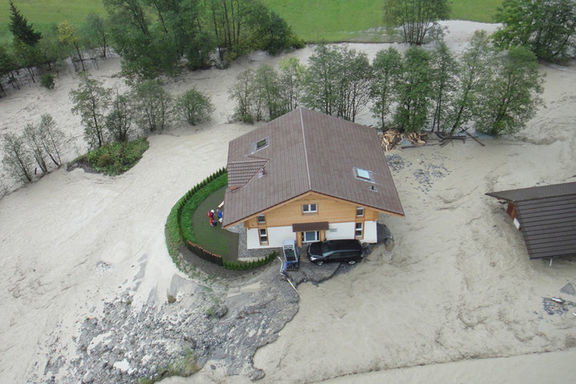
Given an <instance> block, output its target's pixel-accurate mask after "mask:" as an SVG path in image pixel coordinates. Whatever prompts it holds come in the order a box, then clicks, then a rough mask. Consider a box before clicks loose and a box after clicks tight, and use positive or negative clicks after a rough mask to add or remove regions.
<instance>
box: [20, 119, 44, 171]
mask: <svg viewBox="0 0 576 384" xmlns="http://www.w3.org/2000/svg"><path fill="white" fill-rule="evenodd" d="M24 142H25V144H26V146H27V147H28V149H29V150H30V153H31V154H32V157H33V158H34V161H35V162H36V165H37V166H38V167H39V168H40V171H41V172H42V174H43V175H45V174H47V173H48V165H47V164H46V159H47V154H46V152H45V151H44V146H43V145H42V137H41V136H40V132H39V131H38V128H37V127H36V126H35V125H34V124H26V127H25V128H24Z"/></svg>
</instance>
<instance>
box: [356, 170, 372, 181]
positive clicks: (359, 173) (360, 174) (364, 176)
mask: <svg viewBox="0 0 576 384" xmlns="http://www.w3.org/2000/svg"><path fill="white" fill-rule="evenodd" d="M354 176H356V178H357V179H358V180H362V181H368V182H374V177H373V176H372V171H369V170H367V169H363V168H354Z"/></svg>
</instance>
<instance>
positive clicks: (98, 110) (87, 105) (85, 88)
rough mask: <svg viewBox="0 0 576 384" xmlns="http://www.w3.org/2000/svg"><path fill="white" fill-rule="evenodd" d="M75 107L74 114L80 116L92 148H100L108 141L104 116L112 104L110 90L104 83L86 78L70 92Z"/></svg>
mask: <svg viewBox="0 0 576 384" xmlns="http://www.w3.org/2000/svg"><path fill="white" fill-rule="evenodd" d="M70 96H71V99H72V102H73V103H74V107H73V108H72V112H73V113H75V114H78V115H80V118H81V119H82V124H83V125H84V137H85V138H86V141H87V142H88V145H89V146H90V148H100V147H101V146H103V145H104V144H106V142H107V141H108V137H107V134H106V130H105V123H104V116H105V115H104V114H105V112H106V110H107V109H108V106H109V104H110V90H109V89H106V88H104V87H102V83H100V82H99V81H97V80H94V79H91V78H89V77H87V76H84V77H83V78H82V80H81V81H80V86H79V87H78V89H76V90H73V91H72V92H70Z"/></svg>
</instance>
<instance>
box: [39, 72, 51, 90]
mask: <svg viewBox="0 0 576 384" xmlns="http://www.w3.org/2000/svg"><path fill="white" fill-rule="evenodd" d="M40 84H42V86H43V87H44V88H47V89H54V75H53V74H51V73H45V74H43V75H42V77H40Z"/></svg>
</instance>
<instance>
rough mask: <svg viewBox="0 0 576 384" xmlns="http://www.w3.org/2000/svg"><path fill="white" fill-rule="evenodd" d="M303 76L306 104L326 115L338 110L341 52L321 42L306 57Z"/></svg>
mask: <svg viewBox="0 0 576 384" xmlns="http://www.w3.org/2000/svg"><path fill="white" fill-rule="evenodd" d="M308 63H309V64H308V68H307V70H306V75H305V76H304V96H303V97H302V101H303V102H304V104H305V105H306V106H308V107H309V108H312V109H316V110H318V111H321V112H323V113H325V114H327V115H332V114H336V112H337V110H338V88H339V79H340V74H341V69H342V67H341V63H342V52H341V50H340V49H338V48H330V47H328V46H327V45H324V44H321V45H318V46H317V47H316V48H315V49H314V54H313V55H312V56H311V57H310V58H309V59H308Z"/></svg>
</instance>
